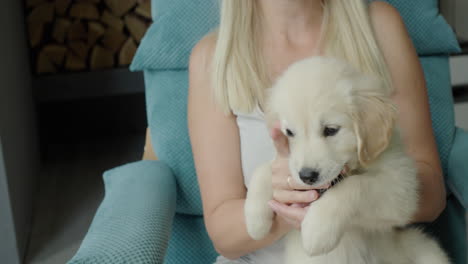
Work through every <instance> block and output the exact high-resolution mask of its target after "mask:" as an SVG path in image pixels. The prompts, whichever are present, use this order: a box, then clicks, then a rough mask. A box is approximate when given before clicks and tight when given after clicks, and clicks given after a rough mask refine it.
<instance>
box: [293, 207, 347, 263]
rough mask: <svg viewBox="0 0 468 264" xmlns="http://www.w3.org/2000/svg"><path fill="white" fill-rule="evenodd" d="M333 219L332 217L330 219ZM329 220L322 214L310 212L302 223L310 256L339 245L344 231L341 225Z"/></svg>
mask: <svg viewBox="0 0 468 264" xmlns="http://www.w3.org/2000/svg"><path fill="white" fill-rule="evenodd" d="M329 220H331V219H329ZM333 222H334V221H333V220H331V221H328V220H327V219H325V218H324V217H323V216H321V215H320V214H308V215H307V216H306V217H305V218H304V221H302V225H301V236H302V244H303V246H304V250H305V251H306V253H307V254H308V255H310V256H319V255H323V254H327V253H329V252H331V251H332V250H333V249H335V248H336V247H337V246H338V243H339V242H340V239H341V236H342V232H341V228H340V227H339V225H337V224H335V223H333Z"/></svg>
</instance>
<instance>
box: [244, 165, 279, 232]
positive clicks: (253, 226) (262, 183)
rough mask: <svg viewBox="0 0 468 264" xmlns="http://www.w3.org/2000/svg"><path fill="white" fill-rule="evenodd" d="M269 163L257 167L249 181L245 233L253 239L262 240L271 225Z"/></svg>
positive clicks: (271, 192)
mask: <svg viewBox="0 0 468 264" xmlns="http://www.w3.org/2000/svg"><path fill="white" fill-rule="evenodd" d="M271 184H272V182H271V163H270V162H268V163H266V164H264V165H261V166H260V167H258V168H257V169H256V170H255V172H254V174H253V177H252V179H251V180H250V184H249V189H248V191H247V198H246V200H245V205H244V214H245V221H246V225H247V232H248V233H249V235H250V236H251V237H252V238H253V239H255V240H260V239H262V238H264V237H265V236H266V235H267V234H268V233H269V232H270V229H271V226H272V224H273V216H274V213H273V210H271V208H270V206H268V201H270V200H271V199H273V190H272V186H271Z"/></svg>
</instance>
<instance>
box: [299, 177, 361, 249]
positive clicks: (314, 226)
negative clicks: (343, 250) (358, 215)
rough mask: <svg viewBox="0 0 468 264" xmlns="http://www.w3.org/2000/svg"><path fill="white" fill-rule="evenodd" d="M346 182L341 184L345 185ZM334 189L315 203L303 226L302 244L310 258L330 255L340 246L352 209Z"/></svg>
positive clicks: (309, 210)
mask: <svg viewBox="0 0 468 264" xmlns="http://www.w3.org/2000/svg"><path fill="white" fill-rule="evenodd" d="M344 183H345V181H344V182H342V183H340V184H344ZM343 198H344V197H343V195H342V194H341V193H339V192H338V191H336V190H334V188H332V189H330V190H328V191H327V192H326V193H325V194H324V195H323V196H322V197H320V198H319V199H318V200H317V201H315V202H313V203H312V204H311V205H310V207H309V209H308V211H307V213H306V216H305V217H304V220H303V221H302V224H301V235H302V244H303V246H304V250H305V251H306V253H307V254H309V255H310V256H319V255H323V254H326V253H329V252H330V251H332V250H333V249H335V248H336V247H337V246H338V243H339V242H340V240H341V238H342V237H343V234H344V230H345V228H346V221H348V220H349V217H351V216H352V209H351V208H347V207H348V206H349V205H348V204H347V203H346V199H343Z"/></svg>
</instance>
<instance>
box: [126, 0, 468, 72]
mask: <svg viewBox="0 0 468 264" xmlns="http://www.w3.org/2000/svg"><path fill="white" fill-rule="evenodd" d="M385 1H387V2H389V3H390V4H392V5H394V6H395V7H396V8H398V10H399V11H400V13H401V15H402V17H403V19H404V21H405V22H406V26H407V28H408V31H409V33H410V35H411V37H412V39H413V41H414V43H415V46H416V48H417V51H418V53H419V54H420V55H434V54H447V53H450V52H457V51H458V50H459V47H458V44H457V42H456V39H455V36H454V34H453V31H452V29H451V28H450V27H449V26H448V24H447V23H446V22H445V20H444V18H443V17H442V16H441V15H439V10H438V8H437V0H411V1H408V0H385ZM217 2H218V0H190V1H189V0H171V1H169V0H153V1H152V5H153V14H154V23H153V25H151V27H150V28H149V30H148V31H147V33H146V35H145V37H144V39H143V40H142V42H141V44H140V47H139V48H138V51H137V53H136V55H135V57H134V60H133V63H132V65H131V69H132V70H144V69H152V70H157V69H159V70H165V69H182V68H187V65H188V59H189V56H190V52H191V49H192V47H193V46H194V45H195V43H197V42H198V41H199V40H200V39H201V38H202V37H203V36H204V35H205V34H207V33H208V32H210V31H211V30H213V29H214V28H215V27H216V26H217V24H218V15H219V14H218V13H219V11H218V10H219V7H218V5H217V4H216V3H217Z"/></svg>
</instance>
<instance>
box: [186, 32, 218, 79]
mask: <svg viewBox="0 0 468 264" xmlns="http://www.w3.org/2000/svg"><path fill="white" fill-rule="evenodd" d="M216 40H217V34H216V32H211V33H209V34H207V35H206V36H204V37H203V38H202V39H201V40H200V41H199V42H198V43H197V44H196V45H195V46H194V47H193V49H192V53H191V55H190V62H189V68H190V70H191V71H192V70H194V68H195V69H200V68H201V69H205V70H207V69H208V67H209V66H210V62H211V61H212V59H213V54H214V51H215V48H216Z"/></svg>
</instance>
